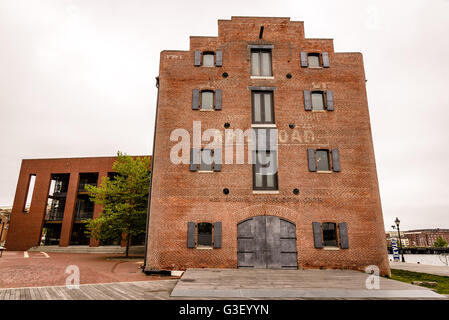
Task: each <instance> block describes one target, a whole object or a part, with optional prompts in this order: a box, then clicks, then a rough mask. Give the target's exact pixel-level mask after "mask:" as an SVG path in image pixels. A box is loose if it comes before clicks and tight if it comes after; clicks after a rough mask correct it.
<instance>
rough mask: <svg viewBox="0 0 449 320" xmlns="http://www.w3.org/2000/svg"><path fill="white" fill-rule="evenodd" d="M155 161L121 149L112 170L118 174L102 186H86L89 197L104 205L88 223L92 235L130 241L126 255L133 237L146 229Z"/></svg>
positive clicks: (106, 178)
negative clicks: (128, 153)
mask: <svg viewBox="0 0 449 320" xmlns="http://www.w3.org/2000/svg"><path fill="white" fill-rule="evenodd" d="M150 168H151V161H150V159H149V158H145V157H136V158H134V157H131V156H128V155H126V154H123V153H121V152H118V153H117V160H116V161H115V162H114V164H113V166H112V169H113V170H114V172H115V176H114V177H113V178H112V179H111V178H109V177H105V178H103V180H102V182H101V184H100V186H98V187H96V186H86V189H87V192H88V193H89V197H90V198H91V200H92V201H94V202H95V203H97V204H99V205H101V206H103V210H102V212H101V213H100V215H99V217H98V218H96V219H95V220H90V221H89V222H88V225H87V228H88V230H89V233H90V237H91V238H94V239H97V240H103V241H104V240H117V239H124V240H126V256H127V257H128V253H129V246H130V243H131V238H132V237H138V236H139V235H142V234H144V233H145V231H146V217H147V205H148V193H149V185H150V174H151V173H150Z"/></svg>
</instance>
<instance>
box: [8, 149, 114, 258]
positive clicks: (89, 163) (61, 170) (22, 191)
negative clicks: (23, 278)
mask: <svg viewBox="0 0 449 320" xmlns="http://www.w3.org/2000/svg"><path fill="white" fill-rule="evenodd" d="M115 160H116V157H92V158H62V159H32V160H22V166H21V169H20V174H19V180H18V183H17V189H16V194H15V198H14V204H13V208H12V213H11V220H10V224H9V232H8V237H7V241H6V249H7V250H28V249H29V248H31V247H34V246H37V245H39V243H40V241H41V236H42V228H43V226H44V220H45V213H46V211H47V199H48V195H49V190H50V182H51V175H52V174H70V179H69V182H68V190H67V196H66V202H65V208H64V212H63V218H62V220H61V221H57V223H61V233H60V240H59V246H62V247H65V246H68V245H70V237H71V234H72V227H73V224H74V222H73V221H74V216H75V207H76V198H77V194H78V188H79V177H80V173H98V180H97V184H98V185H99V184H100V183H101V179H102V178H103V177H106V176H107V175H108V172H112V171H113V170H112V165H113V163H114V161H115ZM30 175H35V176H36V178H35V185H34V192H33V194H32V199H31V206H30V208H29V211H28V212H24V208H25V202H26V197H27V192H28V185H29V181H30ZM100 212H101V206H99V205H95V206H94V209H93V218H94V219H95V218H96V217H98V215H99V214H100ZM89 245H90V246H98V245H99V243H98V241H96V240H95V239H90V243H89Z"/></svg>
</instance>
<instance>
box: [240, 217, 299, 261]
mask: <svg viewBox="0 0 449 320" xmlns="http://www.w3.org/2000/svg"><path fill="white" fill-rule="evenodd" d="M237 237H238V240H237V241H238V253H237V255H238V266H239V268H244V267H247V268H268V269H296V268H297V267H298V263H297V258H296V257H297V252H296V232H295V225H294V224H293V223H291V222H289V221H287V220H284V219H281V218H279V217H274V216H257V217H253V218H251V219H248V220H245V221H243V222H241V223H239V224H238V225H237Z"/></svg>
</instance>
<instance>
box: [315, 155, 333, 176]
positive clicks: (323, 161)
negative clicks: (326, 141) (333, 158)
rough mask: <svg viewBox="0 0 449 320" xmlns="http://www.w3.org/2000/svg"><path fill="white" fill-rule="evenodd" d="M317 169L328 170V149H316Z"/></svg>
mask: <svg viewBox="0 0 449 320" xmlns="http://www.w3.org/2000/svg"><path fill="white" fill-rule="evenodd" d="M316 165H317V171H330V164H329V150H317V151H316Z"/></svg>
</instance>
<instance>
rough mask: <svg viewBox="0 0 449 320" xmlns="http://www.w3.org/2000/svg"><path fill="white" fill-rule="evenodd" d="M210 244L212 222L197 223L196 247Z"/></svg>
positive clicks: (209, 245)
mask: <svg viewBox="0 0 449 320" xmlns="http://www.w3.org/2000/svg"><path fill="white" fill-rule="evenodd" d="M211 246H212V223H209V222H201V223H198V245H197V247H211Z"/></svg>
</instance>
